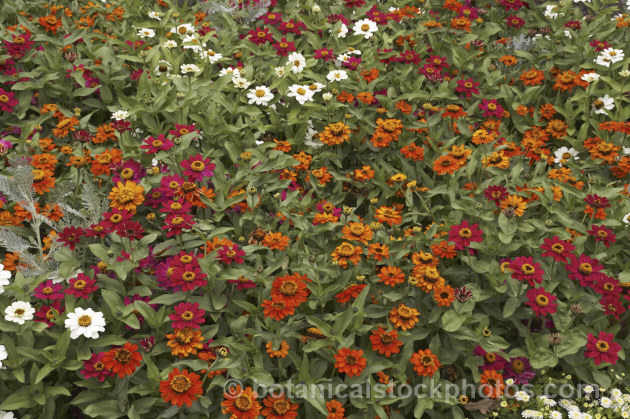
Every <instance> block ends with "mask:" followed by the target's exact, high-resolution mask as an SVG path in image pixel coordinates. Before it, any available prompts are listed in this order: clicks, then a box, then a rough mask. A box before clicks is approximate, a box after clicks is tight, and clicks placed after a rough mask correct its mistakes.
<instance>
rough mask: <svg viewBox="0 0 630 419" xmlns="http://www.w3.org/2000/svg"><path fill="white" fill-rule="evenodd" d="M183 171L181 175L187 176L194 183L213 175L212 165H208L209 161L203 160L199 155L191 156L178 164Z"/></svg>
mask: <svg viewBox="0 0 630 419" xmlns="http://www.w3.org/2000/svg"><path fill="white" fill-rule="evenodd" d="M180 166H182V168H183V169H184V172H183V175H184V176H188V177H190V178H191V179H193V180H195V181H200V180H202V179H203V178H204V177H210V176H212V175H213V174H214V172H212V171H213V170H214V164H213V163H210V159H209V158H207V159H204V158H203V156H202V155H201V154H197V155H196V156H192V157H190V158H188V159H187V160H184V161H183V162H181V163H180Z"/></svg>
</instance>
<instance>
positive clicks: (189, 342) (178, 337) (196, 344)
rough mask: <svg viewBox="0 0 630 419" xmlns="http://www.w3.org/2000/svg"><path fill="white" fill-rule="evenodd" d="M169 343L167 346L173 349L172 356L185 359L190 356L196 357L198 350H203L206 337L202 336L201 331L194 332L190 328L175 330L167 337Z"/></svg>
mask: <svg viewBox="0 0 630 419" xmlns="http://www.w3.org/2000/svg"><path fill="white" fill-rule="evenodd" d="M166 338H167V339H168V342H166V344H167V345H168V346H170V347H171V348H173V349H172V350H171V355H173V356H178V357H180V358H185V357H187V356H188V355H189V354H193V355H196V354H197V349H202V348H203V343H201V342H203V341H204V337H203V336H201V330H193V329H191V328H190V327H185V328H183V329H175V330H173V333H170V334H168V335H166Z"/></svg>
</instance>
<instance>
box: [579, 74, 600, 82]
mask: <svg viewBox="0 0 630 419" xmlns="http://www.w3.org/2000/svg"><path fill="white" fill-rule="evenodd" d="M580 78H581V79H582V80H584V81H585V82H588V83H593V82H595V81H597V80H599V74H597V73H586V74H584V75H583V76H582V77H580Z"/></svg>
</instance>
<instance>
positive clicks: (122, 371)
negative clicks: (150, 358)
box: [103, 342, 142, 378]
mask: <svg viewBox="0 0 630 419" xmlns="http://www.w3.org/2000/svg"><path fill="white" fill-rule="evenodd" d="M140 362H142V354H141V353H140V352H138V345H134V344H132V343H129V342H127V343H125V344H124V346H122V347H119V348H113V349H110V350H109V351H108V352H107V353H105V355H104V356H103V363H104V364H105V368H107V369H109V370H111V371H112V372H113V373H114V374H118V377H119V378H124V377H125V376H127V375H131V374H133V373H134V372H135V371H136V368H137V367H138V366H139V365H140Z"/></svg>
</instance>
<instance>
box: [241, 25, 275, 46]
mask: <svg viewBox="0 0 630 419" xmlns="http://www.w3.org/2000/svg"><path fill="white" fill-rule="evenodd" d="M247 35H249V38H247V39H249V40H250V41H252V42H253V43H254V44H256V45H261V44H265V43H267V42H272V41H273V37H272V34H271V32H270V31H269V29H266V28H255V29H252V30H250V31H249V32H248V33H247Z"/></svg>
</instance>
